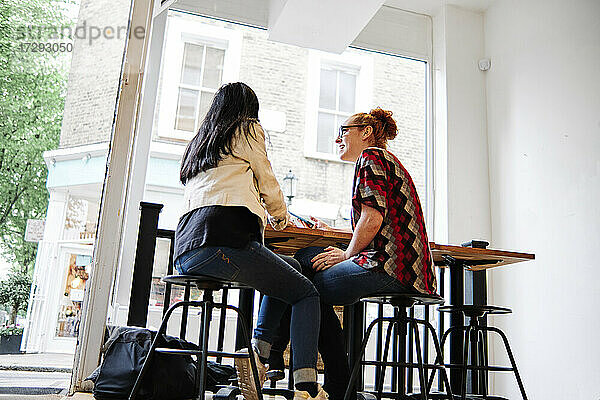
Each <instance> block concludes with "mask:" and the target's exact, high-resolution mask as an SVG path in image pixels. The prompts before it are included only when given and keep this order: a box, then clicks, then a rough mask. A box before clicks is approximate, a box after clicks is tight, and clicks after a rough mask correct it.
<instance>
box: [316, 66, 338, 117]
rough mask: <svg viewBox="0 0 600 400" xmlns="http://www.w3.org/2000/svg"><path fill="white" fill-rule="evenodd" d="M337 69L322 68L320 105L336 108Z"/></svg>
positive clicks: (321, 106) (331, 108)
mask: <svg viewBox="0 0 600 400" xmlns="http://www.w3.org/2000/svg"><path fill="white" fill-rule="evenodd" d="M335 86H336V71H332V70H327V69H322V70H321V86H320V88H321V91H320V93H319V107H320V108H328V109H330V110H335Z"/></svg>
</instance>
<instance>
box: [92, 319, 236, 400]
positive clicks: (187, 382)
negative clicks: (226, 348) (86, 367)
mask: <svg viewBox="0 0 600 400" xmlns="http://www.w3.org/2000/svg"><path fill="white" fill-rule="evenodd" d="M155 336H156V332H155V331H151V330H149V329H143V328H131V327H119V328H116V329H114V331H113V332H112V334H111V335H110V338H109V339H108V340H107V342H106V344H105V345H104V358H103V360H102V363H101V364H100V366H99V367H98V368H96V370H95V371H94V372H93V373H92V374H91V375H90V376H89V377H88V378H86V380H91V381H92V382H94V397H95V398H96V399H127V398H128V396H129V393H130V392H131V389H132V388H133V385H134V383H135V380H136V378H137V376H138V374H139V372H140V370H141V369H142V364H143V363H144V360H145V358H146V355H147V354H148V351H149V350H150V346H151V344H152V340H153V339H154V337H155ZM158 347H167V348H171V349H186V350H198V346H197V345H195V344H194V343H190V342H187V341H185V340H182V339H178V338H176V337H173V336H168V335H161V336H160V338H159V343H158ZM195 376H196V364H195V363H194V360H193V359H192V357H191V356H173V355H168V354H161V353H154V355H153V357H152V361H151V365H150V367H149V369H148V372H147V373H146V375H145V377H144V380H143V381H142V385H141V387H140V390H139V391H138V395H137V397H136V398H137V399H140V400H159V399H160V400H177V399H189V398H191V397H194V379H195ZM232 378H235V369H234V368H233V367H231V366H229V365H220V364H216V363H212V362H209V365H208V368H207V382H206V385H207V390H210V391H216V389H217V387H216V385H219V384H220V385H227V384H228V383H229V380H230V379H232Z"/></svg>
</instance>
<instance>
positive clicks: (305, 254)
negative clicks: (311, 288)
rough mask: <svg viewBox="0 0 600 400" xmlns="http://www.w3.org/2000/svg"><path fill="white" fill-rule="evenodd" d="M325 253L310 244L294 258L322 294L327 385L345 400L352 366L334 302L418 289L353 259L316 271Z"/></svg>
mask: <svg viewBox="0 0 600 400" xmlns="http://www.w3.org/2000/svg"><path fill="white" fill-rule="evenodd" d="M322 252H323V248H322V247H307V248H305V249H302V250H299V251H298V252H297V253H296V255H295V256H294V258H296V260H298V261H299V262H300V265H301V266H302V272H303V273H304V274H305V275H306V276H307V277H309V278H310V279H311V280H312V282H313V283H314V284H315V287H316V288H317V290H318V291H319V294H320V295H321V330H320V336H319V352H320V353H321V357H322V358H323V364H324V365H325V385H324V388H325V390H326V391H327V393H329V397H330V400H342V399H343V398H344V394H345V392H346V388H347V387H348V383H349V381H350V368H349V365H348V357H347V355H346V349H345V346H344V333H343V331H342V327H341V325H340V320H339V319H338V318H337V315H336V314H335V311H334V310H333V307H332V305H348V304H354V303H356V302H357V301H358V300H359V299H360V298H361V297H363V296H367V295H373V294H377V293H383V292H398V293H410V292H414V291H415V290H414V289H412V288H406V287H405V286H403V285H401V284H400V283H399V282H398V281H397V280H396V279H394V278H392V277H391V276H389V275H388V274H387V273H385V272H374V271H370V270H366V269H364V268H362V267H360V266H358V265H357V264H355V263H354V262H352V261H351V260H346V261H343V262H341V263H339V264H336V265H334V266H332V267H330V268H329V269H326V270H325V271H321V272H316V273H315V271H314V270H313V269H312V262H311V259H312V258H314V257H315V256H316V255H317V254H319V253H322ZM280 334H281V335H285V332H283V331H282V330H280ZM284 340H285V339H284ZM278 341H280V342H281V341H282V340H281V339H279V340H278ZM279 347H282V346H281V345H279ZM283 348H285V347H283ZM355 396H356V392H355V391H353V392H352V397H351V398H352V399H354V398H355Z"/></svg>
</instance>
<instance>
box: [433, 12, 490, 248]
mask: <svg viewBox="0 0 600 400" xmlns="http://www.w3.org/2000/svg"><path fill="white" fill-rule="evenodd" d="M433 21H434V24H433V28H434V77H433V78H434V79H435V83H436V87H435V90H436V94H435V111H436V112H435V120H434V124H435V196H436V197H435V235H434V238H433V239H434V240H435V241H437V242H439V243H450V244H460V243H462V242H466V241H468V240H470V239H486V240H489V239H490V237H491V226H490V224H491V221H490V199H489V178H488V142H487V134H486V107H485V75H484V73H483V72H481V71H480V70H479V68H478V64H477V62H478V60H479V59H481V58H483V57H484V55H485V52H484V39H483V15H482V14H480V13H477V12H473V11H468V10H464V9H460V8H457V7H454V6H444V7H441V8H440V9H439V12H438V13H437V14H436V15H434V18H433Z"/></svg>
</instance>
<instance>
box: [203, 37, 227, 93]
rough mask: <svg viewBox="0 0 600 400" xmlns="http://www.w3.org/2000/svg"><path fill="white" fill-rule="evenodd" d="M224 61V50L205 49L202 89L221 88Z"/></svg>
mask: <svg viewBox="0 0 600 400" xmlns="http://www.w3.org/2000/svg"><path fill="white" fill-rule="evenodd" d="M224 59H225V50H223V49H215V48H214V47H207V48H206V63H205V64H204V82H203V86H204V87H209V88H211V89H218V88H219V86H221V79H222V78H223V60H224Z"/></svg>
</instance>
